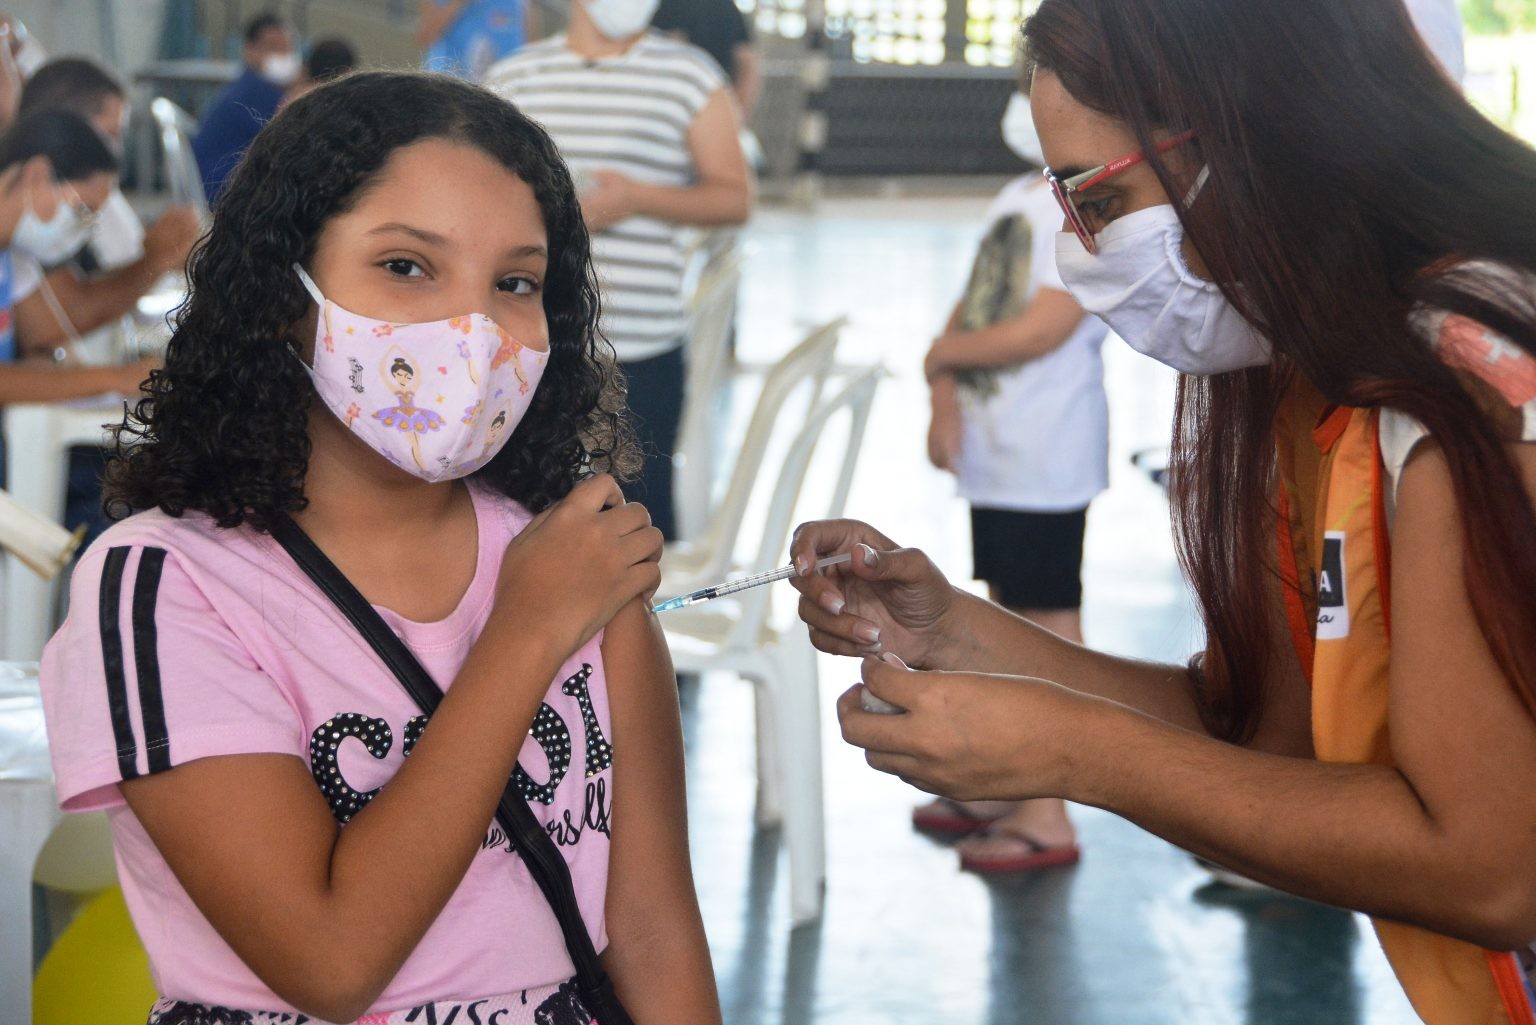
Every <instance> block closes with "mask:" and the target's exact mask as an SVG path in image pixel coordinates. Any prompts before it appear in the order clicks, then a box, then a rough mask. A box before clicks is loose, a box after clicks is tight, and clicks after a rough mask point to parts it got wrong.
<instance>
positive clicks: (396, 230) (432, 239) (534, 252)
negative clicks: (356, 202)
mask: <svg viewBox="0 0 1536 1025" xmlns="http://www.w3.org/2000/svg"><path fill="white" fill-rule="evenodd" d="M366 234H369V235H409V236H410V237H411V238H414V239H416V240H417V241H418V242H424V243H426V244H427V245H429V246H447V245H448V244H449V243H448V239H447V238H446V237H445V236H443V235H439V234H437V232H435V231H428V230H427V229H425V228H417V227H413V226H411V225H409V224H401V223H400V222H399V221H390V222H389V223H387V224H381V225H379V226H378V227H376V228H370V229H368V231H367V232H366ZM507 255H508V256H511V257H524V256H539V257H543V258H545V259H548V258H549V250H548V249H547V248H546V247H544V246H539V245H524V246H512V247H511V248H510V249H508V250H507Z"/></svg>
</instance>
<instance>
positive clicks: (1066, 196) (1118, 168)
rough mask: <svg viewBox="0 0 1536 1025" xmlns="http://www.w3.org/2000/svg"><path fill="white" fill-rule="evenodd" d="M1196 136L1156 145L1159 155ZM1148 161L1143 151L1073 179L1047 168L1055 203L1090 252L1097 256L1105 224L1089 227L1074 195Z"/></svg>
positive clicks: (1185, 135)
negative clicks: (1098, 237) (1096, 236)
mask: <svg viewBox="0 0 1536 1025" xmlns="http://www.w3.org/2000/svg"><path fill="white" fill-rule="evenodd" d="M1194 137H1195V133H1194V131H1193V130H1190V131H1187V132H1180V133H1179V134H1178V135H1175V136H1171V137H1170V138H1167V139H1164V140H1163V141H1162V142H1160V143H1158V144H1157V146H1156V149H1157V152H1159V153H1167V152H1168V151H1169V150H1171V149H1173V148H1174V147H1176V146H1182V145H1184V144H1185V143H1186V142H1188V141H1189V140H1191V139H1193V138H1194ZM1146 159H1147V155H1146V153H1145V152H1144V151H1142V150H1137V151H1136V152H1134V153H1128V154H1126V155H1125V156H1123V157H1120V158H1118V159H1115V160H1111V161H1110V162H1109V163H1107V164H1100V165H1099V166H1098V167H1092V168H1089V169H1088V170H1086V171H1084V172H1083V173H1081V174H1074V175H1073V176H1072V177H1070V178H1058V177H1056V172H1054V171H1052V170H1051V169H1050V168H1049V167H1047V168H1046V169H1045V180H1046V181H1047V182H1049V183H1050V185H1051V195H1053V196H1055V197H1056V204H1057V205H1058V206H1060V207H1061V212H1062V213H1063V214H1064V215H1066V218H1067V223H1068V224H1070V225H1072V231H1073V233H1074V234H1075V235H1077V238H1078V241H1080V242H1081V243H1082V244H1083V248H1084V249H1086V250H1088V251H1089V252H1090V253H1097V252H1098V251H1099V246H1098V243H1097V242H1095V241H1094V236H1095V235H1096V234H1098V231H1099V230H1100V229H1101V228H1102V227H1103V225H1097V226H1095V225H1093V224H1090V223H1089V218H1088V217H1087V216H1085V215H1084V213H1083V211H1082V210H1080V209H1078V206H1077V200H1076V199H1074V198H1073V196H1074V195H1076V194H1078V193H1081V192H1086V191H1087V190H1089V189H1091V188H1093V187H1094V186H1095V185H1101V184H1103V183H1104V182H1106V181H1108V180H1109V179H1111V178H1113V177H1114V176H1115V175H1117V174H1119V173H1120V172H1122V171H1126V170H1129V169H1130V168H1132V167H1135V166H1136V165H1137V164H1139V163H1141V162H1142V161H1144V160H1146Z"/></svg>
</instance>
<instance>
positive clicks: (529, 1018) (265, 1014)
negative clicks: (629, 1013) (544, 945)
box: [148, 980, 600, 1025]
mask: <svg viewBox="0 0 1536 1025" xmlns="http://www.w3.org/2000/svg"><path fill="white" fill-rule="evenodd" d="M148 1025H335V1023H331V1022H324V1021H321V1020H320V1019H319V1018H311V1017H310V1016H309V1015H307V1014H297V1013H295V1012H293V1011H286V1012H284V1011H240V1010H234V1009H233V1008H228V1007H211V1006H209V1005H207V1004H195V1003H188V1002H187V1001H184V1000H159V1001H156V1003H155V1006H154V1007H152V1008H151V1009H150V1012H149V1023H148ZM355 1025H600V1023H599V1022H598V1020H597V1018H596V1017H595V1016H594V1015H593V1014H592V1012H590V1011H588V1010H587V1008H586V1005H585V1004H583V1003H582V1001H581V996H580V994H579V993H578V992H577V991H576V984H575V982H574V980H573V981H570V982H563V983H560V984H558V985H555V986H546V987H541V988H539V989H527V990H522V991H520V992H517V993H507V994H503V995H502V996H495V997H482V998H480V999H478V1000H440V1001H434V1002H433V1003H430V1004H420V1005H418V1006H416V1007H407V1008H402V1009H401V1010H398V1011H374V1012H370V1013H368V1014H365V1015H363V1016H362V1017H361V1018H359V1019H357V1021H356V1023H355Z"/></svg>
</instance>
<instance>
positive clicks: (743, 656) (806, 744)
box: [661, 367, 884, 925]
mask: <svg viewBox="0 0 1536 1025" xmlns="http://www.w3.org/2000/svg"><path fill="white" fill-rule="evenodd" d="M883 373H884V372H883V371H882V370H881V369H880V368H878V367H869V368H866V369H864V370H863V371H862V372H860V373H858V374H857V376H855V377H854V378H853V380H852V381H851V382H850V383H849V384H848V385H847V386H846V387H845V388H844V389H843V390H842V391H841V392H839V393H838V394H837V395H835V396H834V397H832V398H831V399H828V400H826V401H825V402H822V403H821V404H819V405H818V406H816V407H815V408H814V409H813V410H812V411H811V413H810V414H809V415H808V416H807V417H806V420H805V423H804V425H803V426H801V427H800V429H799V430H798V431H797V432H796V434H795V438H794V441H793V442H792V443H791V444H790V446H789V449H788V451H787V453H786V455H785V457H784V463H783V465H782V467H780V469H779V472H778V475H777V479H776V480H775V481H774V489H773V492H772V497H771V498H770V500H769V508H768V514H767V520H766V523H765V528H764V531H763V536H762V540H761V542H760V544H759V545H758V548H757V553H756V555H755V557H754V558H753V560H752V564H751V565H750V566H749V567H746V570H747V571H748V572H754V573H756V572H764V571H767V570H770V569H774V568H776V567H777V566H779V565H780V564H781V563H782V562H783V560H784V553H785V550H786V549H787V547H788V544H789V536H790V530H791V529H792V527H793V525H794V522H795V519H796V517H795V513H796V508H797V506H798V505H799V499H800V493H801V490H802V486H803V485H804V483H805V480H806V476H807V473H808V471H809V469H810V466H811V461H812V458H813V456H814V455H815V454H816V451H817V448H818V444H819V443H820V442H821V441H822V440H823V435H824V434H825V433H826V428H827V425H828V423H829V422H830V421H831V420H832V419H833V417H835V416H837V415H838V414H840V413H846V414H847V417H848V436H847V446H846V448H844V449H843V452H842V461H841V466H840V467H839V469H838V476H837V480H836V483H835V485H834V488H833V492H832V500H831V502H830V503H829V504H828V507H827V509H826V514H827V515H828V516H832V517H836V516H840V515H841V514H842V512H843V508H844V506H845V505H846V503H847V500H848V490H849V488H850V487H851V485H852V483H853V472H854V469H855V467H856V465H857V463H858V457H859V449H860V447H861V445H862V443H863V439H864V430H865V427H866V426H867V424H868V422H869V412H870V407H871V406H872V405H873V403H874V397H875V389H876V386H877V385H878V384H879V383H880V378H881V376H882V375H883ZM773 590H774V589H773V588H772V587H759V588H755V589H753V590H750V591H744V592H741V594H739V595H736V596H733V597H730V598H720V599H717V600H715V601H712V602H709V603H708V604H704V605H698V606H693V607H689V608H684V609H678V610H676V611H673V612H665V613H662V617H661V623H662V627H663V628H664V629H665V630H666V634H667V641H668V644H669V645H670V647H671V650H672V662H673V664H674V665H675V666H676V667H677V669H678V671H680V672H689V673H704V672H711V671H715V670H725V671H728V672H733V673H737V674H739V675H740V676H742V677H745V678H746V679H747V680H749V681H751V682H752V684H753V685H754V687H755V690H756V699H757V722H756V727H757V821H758V823H759V824H760V825H772V824H776V823H782V824H783V829H784V834H783V835H784V846H785V848H786V849H787V850H788V852H789V903H790V916H791V918H792V919H793V921H794V922H795V924H797V925H799V924H802V923H805V922H809V921H812V920H814V919H815V918H817V917H819V916H820V914H821V906H822V896H823V891H824V889H825V882H826V837H825V818H824V814H823V811H822V785H821V708H820V700H821V699H820V693H819V687H818V674H817V669H816V652H815V650H814V649H813V648H812V647H811V643H810V640H809V638H808V637H807V635H806V631H805V628H804V626H802V625H801V624H800V623H799V622H798V621H795V622H792V623H789V624H784V625H776V624H775V623H773V622H772V617H771V615H770V613H771V610H772V604H771V599H772V596H773V595H772V592H773ZM663 593H665V592H663Z"/></svg>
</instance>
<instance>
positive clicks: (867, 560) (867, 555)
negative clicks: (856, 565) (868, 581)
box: [859, 545, 878, 566]
mask: <svg viewBox="0 0 1536 1025" xmlns="http://www.w3.org/2000/svg"><path fill="white" fill-rule="evenodd" d="M859 547H860V548H862V549H863V550H864V552H863V554H864V565H866V566H873V565H874V564H875V560H876V559H877V558H878V556H877V555H875V550H874V549H873V548H871V547H869V545H859Z"/></svg>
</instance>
